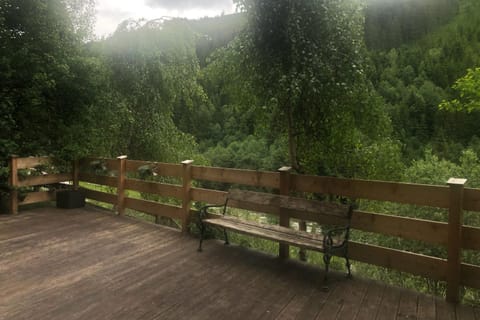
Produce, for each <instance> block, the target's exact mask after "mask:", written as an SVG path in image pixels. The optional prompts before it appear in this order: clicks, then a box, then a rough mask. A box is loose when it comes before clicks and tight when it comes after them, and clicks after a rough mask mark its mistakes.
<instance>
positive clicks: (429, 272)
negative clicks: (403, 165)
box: [10, 156, 480, 301]
mask: <svg viewBox="0 0 480 320" xmlns="http://www.w3.org/2000/svg"><path fill="white" fill-rule="evenodd" d="M48 163H50V159H49V158H47V157H41V158H16V157H12V159H11V163H10V169H11V177H10V183H11V186H12V196H11V198H13V197H15V196H14V193H15V192H16V191H17V189H16V188H19V187H22V186H35V185H45V184H52V183H53V184H54V183H59V182H65V181H70V182H71V183H72V184H73V185H76V186H78V185H79V184H80V183H81V184H82V186H83V190H84V192H85V195H86V197H87V199H92V200H96V201H100V202H105V203H108V204H111V205H112V207H113V208H114V209H115V210H116V211H117V212H118V213H119V214H120V215H123V214H124V212H125V210H126V209H131V210H136V211H140V212H143V213H146V214H148V215H152V216H155V217H159V216H162V217H168V218H172V219H175V220H178V221H179V222H180V224H181V228H182V230H183V231H184V232H187V231H188V225H189V223H190V221H191V217H192V215H193V214H195V213H196V212H195V210H191V205H192V203H193V202H201V203H208V204H221V203H223V202H224V201H225V197H226V194H227V192H226V191H222V190H216V189H210V188H207V187H205V185H208V184H209V183H210V184H211V183H216V184H217V185H218V184H221V185H223V186H225V184H227V185H228V184H230V185H232V184H234V185H240V186H244V187H253V188H260V189H262V190H268V192H277V193H280V194H286V195H288V194H291V193H295V194H299V193H300V194H301V193H309V194H324V195H336V196H344V197H348V198H352V199H356V200H362V201H363V200H368V201H380V202H391V203H397V204H402V205H412V206H422V207H431V208H438V209H439V210H443V211H445V212H446V216H448V219H446V220H445V221H432V220H426V219H419V218H415V217H406V216H400V215H395V214H390V213H388V214H385V213H377V212H367V211H362V210H356V211H354V213H353V217H352V228H353V229H356V230H359V231H364V232H369V233H374V234H380V235H385V236H389V237H396V238H401V239H406V240H415V241H421V242H423V243H426V244H428V245H436V246H441V247H443V248H444V249H445V252H446V253H447V256H445V257H435V256H427V255H424V254H421V253H420V252H410V251H406V250H399V249H395V248H388V247H382V246H378V245H373V244H368V243H361V242H358V241H352V243H351V247H350V254H351V257H352V259H354V260H357V261H360V262H365V263H368V264H372V265H376V266H381V267H385V268H389V269H394V270H398V271H403V272H408V273H411V274H413V275H418V276H423V277H426V278H429V279H433V280H439V281H445V282H446V283H447V299H448V300H449V301H457V300H458V299H459V288H460V286H467V287H471V288H476V289H480V266H478V265H472V264H469V263H466V262H464V261H462V258H461V254H462V251H463V250H473V251H480V228H479V227H477V226H469V225H464V224H463V211H473V212H475V214H480V213H479V211H480V190H479V189H472V188H464V183H465V181H464V180H461V179H451V180H450V181H449V183H448V184H447V185H446V186H434V185H421V184H412V183H399V182H384V181H371V180H357V179H342V178H335V177H321V176H310V175H297V174H292V173H290V171H289V168H286V167H284V168H281V169H280V170H279V171H278V172H267V171H255V170H240V169H227V168H214V167H205V166H195V165H193V163H192V161H190V160H187V161H184V162H182V163H180V164H171V163H160V162H150V161H138V160H129V159H127V157H126V156H121V157H118V158H117V159H103V158H87V159H83V160H81V161H78V162H75V163H74V165H73V169H72V171H71V172H70V173H56V174H52V175H45V176H44V175H40V176H32V177H27V178H25V179H23V180H20V179H19V177H18V172H19V170H20V169H26V168H32V167H35V166H38V165H48ZM90 184H91V185H98V186H100V187H101V188H90V187H89V185H90ZM131 192H133V193H140V194H145V195H147V196H146V197H138V196H136V197H135V196H132V194H131ZM148 195H151V196H148ZM155 197H161V198H164V199H165V198H169V199H174V201H167V202H166V203H165V202H162V201H157V200H158V199H157V200H155ZM54 198H55V196H54V194H53V193H52V192H43V193H42V192H33V193H31V194H27V196H26V197H25V199H24V200H23V201H22V202H17V203H15V201H13V200H12V202H11V205H12V206H11V207H12V210H11V211H12V212H16V208H17V207H18V205H19V204H20V205H21V204H27V203H35V202H40V201H51V200H53V199H54ZM230 205H231V206H232V207H238V208H243V209H249V210H252V211H259V212H265V213H270V214H274V215H277V216H279V217H280V221H285V219H286V221H288V220H289V219H290V218H295V219H299V220H301V218H302V215H301V212H286V211H285V210H282V212H280V210H278V208H260V207H258V208H256V207H249V208H245V207H244V206H242V205H241V204H240V203H235V202H232V203H231V204H230ZM15 206H16V207H15ZM282 215H287V216H286V217H285V216H282Z"/></svg>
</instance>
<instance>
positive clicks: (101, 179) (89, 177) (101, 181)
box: [79, 173, 117, 188]
mask: <svg viewBox="0 0 480 320" xmlns="http://www.w3.org/2000/svg"><path fill="white" fill-rule="evenodd" d="M79 178H80V181H83V182H90V183H93V184H98V185H102V186H109V187H113V188H116V187H117V178H116V177H108V176H99V175H95V174H90V173H80V175H79Z"/></svg>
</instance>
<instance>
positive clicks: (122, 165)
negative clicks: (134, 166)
mask: <svg viewBox="0 0 480 320" xmlns="http://www.w3.org/2000/svg"><path fill="white" fill-rule="evenodd" d="M117 160H118V181H117V213H118V215H120V216H123V215H124V214H125V178H126V171H127V156H119V157H117Z"/></svg>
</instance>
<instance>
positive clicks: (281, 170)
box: [278, 167, 292, 172]
mask: <svg viewBox="0 0 480 320" xmlns="http://www.w3.org/2000/svg"><path fill="white" fill-rule="evenodd" d="M290 170H292V167H281V168H280V169H278V171H280V172H288V171H290Z"/></svg>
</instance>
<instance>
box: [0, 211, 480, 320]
mask: <svg viewBox="0 0 480 320" xmlns="http://www.w3.org/2000/svg"><path fill="white" fill-rule="evenodd" d="M197 245H198V242H197V239H194V238H192V237H189V236H183V235H181V234H180V233H179V232H176V231H173V230H169V229H167V228H163V227H159V226H155V225H151V224H146V223H142V222H138V221H134V220H131V219H128V218H121V217H117V216H113V215H110V214H107V213H105V212H104V211H101V210H99V209H95V208H87V209H82V210H77V209H75V210H59V209H56V208H43V209H36V210H32V211H27V212H22V213H20V214H19V215H17V216H5V215H2V216H0V319H8V320H11V319H29V320H31V319H49V320H50V319H62V320H65V319H67V320H69V319H89V320H91V319H129V320H130V319H224V318H228V319H477V320H479V319H480V309H478V308H476V309H475V308H471V307H466V306H457V307H454V306H452V305H449V304H447V303H445V302H444V301H443V300H441V299H436V298H433V297H429V296H426V295H422V294H419V293H415V292H410V291H406V290H402V289H398V288H392V287H389V286H386V285H384V284H382V283H378V282H374V281H369V280H361V279H357V278H354V280H347V279H345V278H344V277H343V276H342V275H336V274H333V275H332V281H331V285H330V289H329V290H328V291H324V290H322V281H321V280H322V276H323V273H322V270H320V269H317V268H313V267H309V266H306V265H304V264H302V263H299V262H292V261H290V262H281V261H279V260H278V259H277V258H275V257H271V256H267V255H264V254H260V253H256V252H253V251H250V250H247V249H243V248H240V247H236V246H230V247H225V246H223V245H222V243H221V242H218V241H206V242H205V246H204V252H203V253H197V251H196V249H197Z"/></svg>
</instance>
